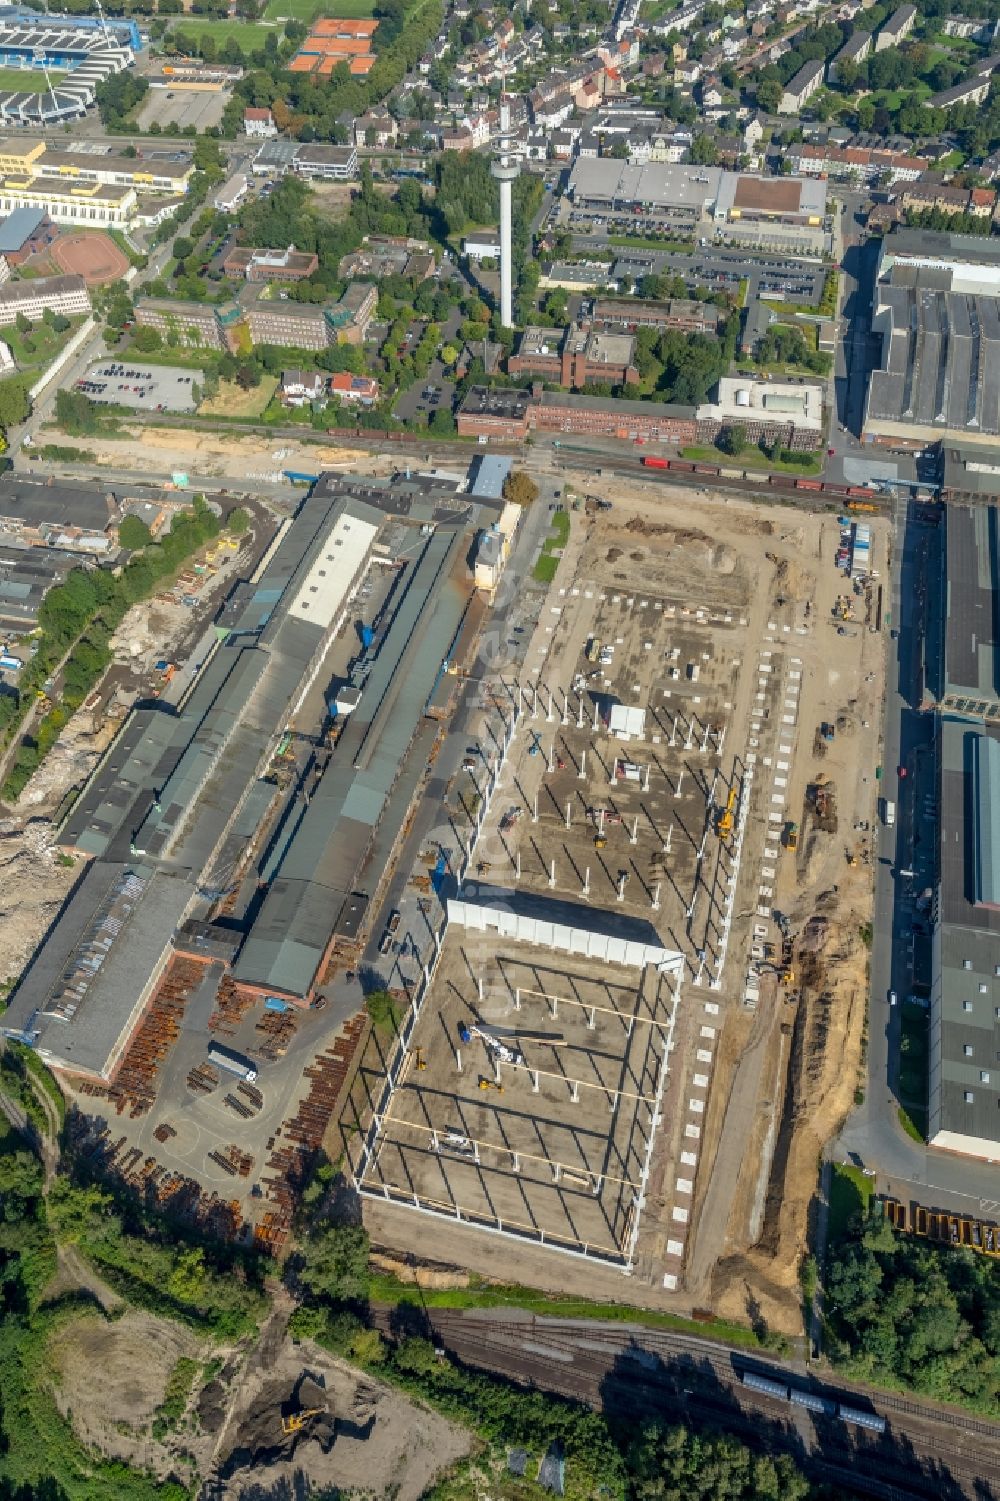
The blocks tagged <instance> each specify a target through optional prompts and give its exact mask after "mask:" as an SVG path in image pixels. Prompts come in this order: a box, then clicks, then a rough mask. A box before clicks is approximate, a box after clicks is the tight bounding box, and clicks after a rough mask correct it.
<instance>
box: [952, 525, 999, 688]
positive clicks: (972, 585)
mask: <svg viewBox="0 0 1000 1501" xmlns="http://www.w3.org/2000/svg"><path fill="white" fill-rule="evenodd" d="M942 524H943V525H944V526H945V527H946V528H947V533H946V557H947V565H946V566H947V584H946V591H947V615H946V624H945V693H946V694H947V695H949V697H950V698H952V699H962V698H967V699H969V700H971V701H982V702H983V703H984V707H985V704H986V703H987V702H993V701H995V700H996V699H998V698H1000V681H998V675H1000V663H998V661H997V650H996V642H997V619H996V612H997V600H998V594H997V589H998V587H1000V579H998V577H997V568H998V555H997V549H998V547H1000V528H998V518H997V512H996V510H995V509H994V508H993V507H991V506H949V507H948V509H947V512H946V514H945V516H944V520H943V523H942ZM970 707H971V705H970Z"/></svg>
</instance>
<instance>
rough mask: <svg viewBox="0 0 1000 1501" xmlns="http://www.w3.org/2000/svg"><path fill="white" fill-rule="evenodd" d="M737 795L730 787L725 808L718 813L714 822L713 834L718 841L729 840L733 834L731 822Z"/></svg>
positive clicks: (734, 813)
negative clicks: (714, 833) (715, 834)
mask: <svg viewBox="0 0 1000 1501" xmlns="http://www.w3.org/2000/svg"><path fill="white" fill-rule="evenodd" d="M738 797H739V794H738V793H737V791H736V788H735V787H730V789H729V796H728V797H727V798H726V806H725V807H724V808H723V809H722V810H721V811H720V813H719V816H718V818H717V819H716V820H715V832H716V833H717V834H718V836H719V838H720V839H730V838H732V833H733V822H734V820H735V817H736V803H737V799H738Z"/></svg>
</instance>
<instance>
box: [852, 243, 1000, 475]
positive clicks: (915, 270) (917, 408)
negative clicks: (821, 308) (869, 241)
mask: <svg viewBox="0 0 1000 1501" xmlns="http://www.w3.org/2000/svg"><path fill="white" fill-rule="evenodd" d="M872 328H873V331H874V332H875V333H877V334H880V335H881V337H882V352H881V357H880V360H879V366H878V368H877V369H875V370H874V371H873V372H872V375H871V379H870V382H869V387H868V400H867V406H866V412H865V433H866V435H867V436H868V437H869V438H871V439H873V440H874V441H876V442H879V441H881V442H887V443H891V442H903V443H908V444H909V445H910V446H912V447H922V446H923V445H924V443H925V442H927V441H934V440H935V439H939V438H946V439H949V438H953V439H961V438H966V437H968V438H973V439H975V440H977V441H979V442H982V441H984V440H987V439H989V438H994V439H998V440H1000V247H997V248H996V249H994V248H993V247H990V246H988V245H980V244H978V243H977V237H975V236H971V235H963V236H955V235H936V234H933V233H931V232H928V231H916V232H913V231H904V232H903V233H902V234H897V233H894V234H892V235H890V236H888V237H887V240H886V242H885V244H884V246H883V249H882V254H881V260H880V266H879V275H878V278H877V281H876V286H875V297H874V313H873V317H872Z"/></svg>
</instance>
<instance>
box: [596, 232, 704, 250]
mask: <svg viewBox="0 0 1000 1501" xmlns="http://www.w3.org/2000/svg"><path fill="white" fill-rule="evenodd" d="M608 244H609V245H623V246H627V248H628V249H629V250H690V249H691V248H692V246H693V245H694V239H693V238H692V239H690V240H673V239H668V238H667V237H666V236H665V235H660V236H659V237H658V238H657V239H645V238H643V236H642V235H608Z"/></svg>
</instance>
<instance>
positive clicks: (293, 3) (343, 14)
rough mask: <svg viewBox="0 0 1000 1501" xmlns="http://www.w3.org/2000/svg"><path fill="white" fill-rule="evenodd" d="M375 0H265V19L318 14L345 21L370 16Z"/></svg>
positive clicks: (298, 18)
mask: <svg viewBox="0 0 1000 1501" xmlns="http://www.w3.org/2000/svg"><path fill="white" fill-rule="evenodd" d="M374 9H375V0H267V6H266V7H265V10H264V20H265V21H280V20H296V21H312V20H313V19H314V18H315V17H316V16H318V15H324V16H335V17H337V18H338V19H340V18H343V19H344V20H345V21H353V20H357V19H358V18H362V17H366V16H370V15H371V14H372V13H373V11H374Z"/></svg>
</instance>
